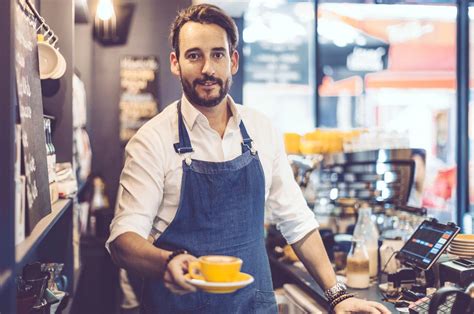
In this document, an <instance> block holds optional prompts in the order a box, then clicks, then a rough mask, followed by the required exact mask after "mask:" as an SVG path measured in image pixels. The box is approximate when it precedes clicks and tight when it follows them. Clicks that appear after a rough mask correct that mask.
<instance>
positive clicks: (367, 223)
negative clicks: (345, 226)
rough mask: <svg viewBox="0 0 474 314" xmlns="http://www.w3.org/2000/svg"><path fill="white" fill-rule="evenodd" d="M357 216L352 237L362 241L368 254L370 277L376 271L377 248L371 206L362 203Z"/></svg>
mask: <svg viewBox="0 0 474 314" xmlns="http://www.w3.org/2000/svg"><path fill="white" fill-rule="evenodd" d="M358 215H359V218H358V219H357V223H356V226H355V228H354V235H353V238H354V239H355V240H361V241H363V242H364V244H365V247H366V248H367V253H368V255H369V267H370V271H369V273H370V277H376V276H377V273H378V259H379V254H378V252H379V251H378V249H379V244H378V241H379V231H378V229H377V226H376V225H375V222H374V221H373V220H372V208H370V207H369V205H368V204H367V203H364V204H363V205H362V206H361V207H360V208H359V210H358Z"/></svg>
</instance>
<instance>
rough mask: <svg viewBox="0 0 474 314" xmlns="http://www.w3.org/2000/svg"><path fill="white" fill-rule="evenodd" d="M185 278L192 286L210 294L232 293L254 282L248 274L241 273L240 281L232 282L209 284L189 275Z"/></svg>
mask: <svg viewBox="0 0 474 314" xmlns="http://www.w3.org/2000/svg"><path fill="white" fill-rule="evenodd" d="M184 277H185V278H186V281H187V282H188V283H190V284H191V285H193V286H195V287H197V288H199V289H201V290H204V291H206V292H209V293H232V292H235V291H237V290H239V289H242V288H243V287H246V286H248V285H249V284H251V283H252V282H253V281H254V278H253V277H252V276H251V275H249V274H246V273H239V275H238V278H237V279H238V280H237V281H231V282H209V281H205V280H199V279H193V278H191V276H190V275H189V274H186V275H184Z"/></svg>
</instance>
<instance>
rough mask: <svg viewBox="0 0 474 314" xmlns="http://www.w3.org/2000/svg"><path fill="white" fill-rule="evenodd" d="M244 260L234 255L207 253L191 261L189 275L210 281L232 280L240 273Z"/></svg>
mask: <svg viewBox="0 0 474 314" xmlns="http://www.w3.org/2000/svg"><path fill="white" fill-rule="evenodd" d="M241 267H242V260H241V259H240V258H238V257H234V256H224V255H207V256H201V257H200V258H199V259H198V260H197V261H193V262H191V263H189V275H190V276H191V278H193V279H199V280H205V281H208V282H232V281H235V279H236V278H237V275H238V274H239V273H240V268H241Z"/></svg>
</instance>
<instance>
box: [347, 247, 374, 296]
mask: <svg viewBox="0 0 474 314" xmlns="http://www.w3.org/2000/svg"><path fill="white" fill-rule="evenodd" d="M369 270H370V268H369V255H368V253H367V249H366V247H365V244H364V241H362V240H354V241H353V243H352V248H351V251H350V252H349V255H348V256H347V266H346V278H347V283H346V284H347V286H348V287H350V288H356V289H367V288H368V287H369V285H370V273H369Z"/></svg>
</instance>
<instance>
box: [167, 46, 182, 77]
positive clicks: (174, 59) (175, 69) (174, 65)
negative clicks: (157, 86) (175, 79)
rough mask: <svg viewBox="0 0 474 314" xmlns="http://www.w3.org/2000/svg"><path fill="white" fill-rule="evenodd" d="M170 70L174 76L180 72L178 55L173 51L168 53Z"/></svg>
mask: <svg viewBox="0 0 474 314" xmlns="http://www.w3.org/2000/svg"><path fill="white" fill-rule="evenodd" d="M170 70H171V73H173V74H174V75H176V76H179V75H180V73H181V69H180V68H179V62H178V56H177V55H176V52H174V51H172V52H171V53H170Z"/></svg>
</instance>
